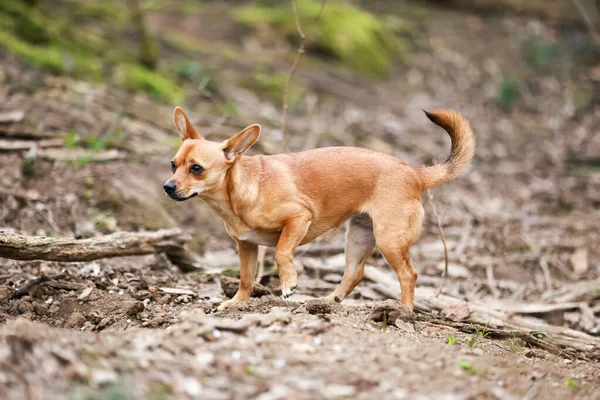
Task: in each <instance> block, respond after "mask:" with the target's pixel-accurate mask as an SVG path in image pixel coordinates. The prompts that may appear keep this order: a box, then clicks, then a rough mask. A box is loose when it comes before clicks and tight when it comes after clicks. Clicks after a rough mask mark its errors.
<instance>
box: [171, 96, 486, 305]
mask: <svg viewBox="0 0 600 400" xmlns="http://www.w3.org/2000/svg"><path fill="white" fill-rule="evenodd" d="M425 113H426V114H427V117H429V119H430V120H431V121H432V122H433V123H435V124H436V125H439V126H440V127H442V128H444V129H445V130H446V131H447V132H448V134H449V135H450V138H451V140H452V148H451V150H450V157H449V158H448V160H447V161H446V163H444V164H442V165H434V166H431V167H426V168H414V167H411V166H410V165H408V164H406V163H404V162H402V161H400V160H399V159H397V158H394V157H392V156H389V155H387V154H383V153H379V152H376V151H372V150H367V149H360V148H353V147H325V148H320V149H314V150H309V151H304V152H300V153H287V154H278V155H273V156H264V155H257V156H245V155H244V152H245V151H246V150H248V148H249V147H250V146H252V145H253V144H254V143H255V142H256V141H257V140H258V136H259V135H260V126H259V125H250V126H249V127H247V128H246V129H244V130H243V131H241V132H240V133H238V134H237V135H235V136H233V137H232V138H231V139H229V140H226V141H224V142H221V143H217V142H212V141H209V140H206V139H204V138H202V137H201V136H200V135H199V134H198V133H197V132H196V131H195V130H194V128H193V127H192V126H191V124H190V121H189V120H188V118H187V116H186V115H185V113H184V112H183V110H182V109H181V108H179V107H177V108H175V112H174V115H173V120H174V121H175V126H176V127H177V130H178V131H179V136H180V138H181V140H182V142H183V143H182V144H181V147H180V148H179V151H178V152H177V154H176V155H175V157H174V158H173V160H172V161H171V169H172V170H173V174H174V175H173V177H172V178H171V179H169V180H168V181H167V182H166V183H165V185H164V190H165V192H166V193H167V195H168V196H169V197H170V198H172V199H173V200H177V201H183V200H187V199H190V198H192V197H195V196H198V197H199V198H201V199H202V200H204V201H205V202H206V203H207V204H208V205H209V206H210V207H211V208H212V209H213V210H214V212H215V213H217V215H219V216H220V217H221V218H222V219H223V220H224V221H225V228H226V229H227V233H229V235H230V236H231V237H232V238H233V239H234V240H235V241H236V242H237V245H238V252H239V258H240V287H239V289H238V292H237V294H236V295H235V296H234V297H233V298H232V299H231V300H229V301H226V302H224V303H223V304H221V306H220V308H221V309H223V308H225V307H228V306H230V305H232V304H235V303H238V302H240V301H246V300H248V299H249V298H250V293H251V292H252V284H253V281H254V273H255V268H256V263H257V253H258V247H259V245H263V246H275V247H276V249H275V261H276V263H277V268H278V272H279V279H280V281H281V291H282V294H283V297H289V296H290V295H291V294H292V293H293V292H294V290H295V289H296V287H297V285H298V275H297V273H296V269H295V268H294V265H293V264H292V255H293V253H294V250H295V249H296V247H297V246H299V245H302V244H305V243H308V242H310V241H312V240H313V239H315V238H317V237H318V236H320V235H322V234H323V233H325V232H327V231H329V230H331V229H333V228H335V227H337V226H338V225H340V224H341V223H343V222H344V221H346V220H348V219H349V220H350V223H349V227H348V231H347V234H346V251H345V253H346V271H345V273H344V276H343V278H342V281H341V283H340V285H339V286H338V288H337V289H336V290H335V291H334V292H333V293H332V294H331V295H329V296H328V297H327V298H328V300H329V301H332V302H333V301H336V302H340V301H342V300H343V299H344V298H345V297H346V296H348V294H349V293H350V292H351V291H352V290H353V289H354V288H355V287H356V285H358V283H359V282H360V281H361V280H362V278H363V273H364V265H365V261H366V259H367V258H368V257H369V256H370V255H371V253H372V252H373V249H374V248H375V247H377V248H378V249H379V250H380V251H381V252H382V254H383V256H384V257H385V259H386V260H387V262H388V263H389V264H390V265H391V266H392V268H393V269H394V271H396V274H397V276H398V280H399V281H400V287H401V289H402V296H401V300H402V303H403V304H404V305H406V306H408V307H410V308H412V307H413V299H414V289H415V282H416V280H417V272H416V270H415V268H414V267H413V265H412V263H411V262H410V257H409V253H410V246H411V245H412V244H413V243H414V241H415V240H416V239H417V236H418V235H419V233H420V230H421V224H422V222H423V215H424V211H423V207H422V205H421V194H422V193H423V192H424V191H425V190H427V189H429V188H431V187H433V186H435V185H437V184H439V183H442V182H444V181H447V180H449V179H452V178H454V177H456V176H458V175H459V174H460V173H461V172H462V171H463V170H464V169H465V168H466V167H467V166H468V164H469V163H470V161H471V159H472V158H473V153H474V151H475V135H474V133H473V131H472V129H471V127H470V126H469V123H468V122H467V120H466V119H465V118H463V117H462V116H461V115H460V114H459V113H457V112H454V111H450V110H437V111H433V112H425Z"/></svg>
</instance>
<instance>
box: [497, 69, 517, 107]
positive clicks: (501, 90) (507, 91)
mask: <svg viewBox="0 0 600 400" xmlns="http://www.w3.org/2000/svg"><path fill="white" fill-rule="evenodd" d="M519 97H520V91H519V82H517V81H516V80H515V79H513V78H511V77H509V76H506V75H505V76H503V77H502V79H501V80H500V82H499V83H498V94H497V98H496V102H497V104H498V106H499V107H500V108H502V109H503V110H510V109H511V108H512V107H513V105H514V103H515V102H516V101H517V100H518V99H519Z"/></svg>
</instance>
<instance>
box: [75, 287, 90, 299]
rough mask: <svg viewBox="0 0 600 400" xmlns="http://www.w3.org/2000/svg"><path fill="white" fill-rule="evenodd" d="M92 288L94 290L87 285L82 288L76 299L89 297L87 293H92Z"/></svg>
mask: <svg viewBox="0 0 600 400" xmlns="http://www.w3.org/2000/svg"><path fill="white" fill-rule="evenodd" d="M92 290H94V288H93V287H89V288H85V289H83V291H82V292H81V294H80V295H79V297H77V300H85V299H87V298H88V297H89V295H90V294H91V293H92Z"/></svg>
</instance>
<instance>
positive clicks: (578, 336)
mask: <svg viewBox="0 0 600 400" xmlns="http://www.w3.org/2000/svg"><path fill="white" fill-rule="evenodd" d="M427 292H429V294H427ZM417 304H418V305H419V306H420V307H417ZM421 307H422V308H425V309H429V310H431V311H432V312H434V313H435V314H431V315H429V316H425V318H426V319H427V321H430V320H432V319H433V322H435V323H437V324H444V325H449V326H452V327H455V328H457V329H459V330H462V331H465V332H467V331H468V332H469V333H472V332H473V325H474V324H475V325H481V326H487V328H486V329H487V331H488V332H490V335H491V336H492V337H498V338H512V337H516V338H520V339H522V340H524V341H526V342H527V343H529V344H530V345H532V346H535V347H539V348H542V349H545V350H547V351H549V352H551V353H553V354H556V355H560V356H566V357H569V358H577V359H588V360H600V338H596V337H593V336H590V335H588V334H586V333H583V332H580V331H576V330H574V329H570V328H566V327H564V326H555V325H549V324H546V323H543V322H538V321H537V320H532V319H531V318H527V317H521V316H519V315H514V314H513V312H511V311H506V310H505V309H504V307H503V306H502V305H501V304H500V302H498V303H493V304H491V305H490V304H488V303H481V304H479V303H466V302H465V301H464V300H461V299H457V298H455V297H451V296H447V295H443V294H442V295H440V296H436V295H435V294H434V293H431V291H427V290H424V288H421V290H420V291H418V292H417V298H416V301H415V309H417V310H421ZM547 307H548V309H552V307H553V306H552V305H548V306H547ZM450 308H463V309H465V310H464V311H465V312H464V313H462V315H463V316H464V318H461V320H460V321H456V320H451V319H449V318H446V319H438V318H439V317H438V316H437V315H439V314H442V315H443V314H446V315H448V314H449V313H448V312H447V310H449V309H450ZM506 308H507V309H508V308H510V307H506ZM536 308H537V310H533V309H532V310H524V311H546V310H543V307H541V306H537V307H536ZM513 311H515V310H513ZM517 311H518V310H517ZM454 314H455V315H458V313H456V312H455V313H454Z"/></svg>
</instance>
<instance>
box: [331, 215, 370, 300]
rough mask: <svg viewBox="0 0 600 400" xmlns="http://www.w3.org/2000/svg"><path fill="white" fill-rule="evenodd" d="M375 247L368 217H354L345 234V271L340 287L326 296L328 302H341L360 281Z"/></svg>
mask: <svg viewBox="0 0 600 400" xmlns="http://www.w3.org/2000/svg"><path fill="white" fill-rule="evenodd" d="M374 247H375V237H374V236H373V221H372V220H371V218H370V217H369V216H368V215H364V214H361V215H355V216H353V217H352V218H351V219H350V223H349V225H348V231H347V232H346V270H345V272H344V276H343V277H342V281H341V282H340V285H339V286H338V287H337V289H335V291H334V292H333V293H332V294H330V295H329V296H327V300H329V301H330V302H338V303H339V302H341V301H342V300H344V298H345V297H346V296H348V295H349V294H350V292H352V290H354V288H355V287H356V285H358V284H359V283H360V281H362V279H363V276H364V270H365V261H366V260H367V258H369V256H370V255H371V253H372V252H373V248H374Z"/></svg>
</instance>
